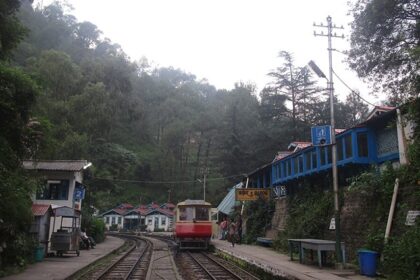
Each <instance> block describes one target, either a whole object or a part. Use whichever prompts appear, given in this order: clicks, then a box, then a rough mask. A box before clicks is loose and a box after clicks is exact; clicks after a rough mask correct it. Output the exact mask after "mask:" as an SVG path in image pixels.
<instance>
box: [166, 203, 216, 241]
mask: <svg viewBox="0 0 420 280" xmlns="http://www.w3.org/2000/svg"><path fill="white" fill-rule="evenodd" d="M210 215H211V204H210V203H208V202H205V201H204V200H190V199H188V200H185V201H183V202H180V203H178V204H177V206H176V209H175V232H174V237H175V240H176V242H177V244H178V246H179V249H207V248H208V245H209V242H210V239H211V236H212V222H211V216H210Z"/></svg>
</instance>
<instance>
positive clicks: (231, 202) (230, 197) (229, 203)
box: [217, 182, 243, 215]
mask: <svg viewBox="0 0 420 280" xmlns="http://www.w3.org/2000/svg"><path fill="white" fill-rule="evenodd" d="M242 185H243V183H242V182H241V183H239V184H236V185H235V186H233V188H232V189H231V190H230V191H229V193H228V194H227V195H226V196H225V198H224V199H223V200H222V202H220V204H219V206H217V210H218V211H219V212H222V213H223V214H226V215H230V214H231V213H232V212H233V207H234V206H235V189H240V188H242Z"/></svg>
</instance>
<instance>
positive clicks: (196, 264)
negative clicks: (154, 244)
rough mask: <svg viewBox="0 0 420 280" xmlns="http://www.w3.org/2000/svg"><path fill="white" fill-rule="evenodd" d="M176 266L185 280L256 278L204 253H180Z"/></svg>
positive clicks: (245, 279) (251, 279) (244, 279)
mask: <svg viewBox="0 0 420 280" xmlns="http://www.w3.org/2000/svg"><path fill="white" fill-rule="evenodd" d="M177 262H178V265H179V266H180V267H181V268H182V271H183V277H184V279H186V280H196V279H213V280H218V279H224V280H230V279H232V280H233V279H234V280H256V279H258V278H257V277H255V276H253V275H252V274H250V273H249V272H247V271H245V270H243V269H242V268H240V267H238V266H235V265H231V264H229V263H227V262H223V263H222V261H221V260H220V259H218V258H216V257H214V256H212V255H211V254H209V253H205V252H188V251H187V252H180V253H178V255H177Z"/></svg>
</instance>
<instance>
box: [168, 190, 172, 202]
mask: <svg viewBox="0 0 420 280" xmlns="http://www.w3.org/2000/svg"><path fill="white" fill-rule="evenodd" d="M171 192H172V190H171V189H169V190H168V202H171Z"/></svg>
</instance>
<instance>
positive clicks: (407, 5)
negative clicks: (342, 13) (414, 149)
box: [349, 0, 420, 104]
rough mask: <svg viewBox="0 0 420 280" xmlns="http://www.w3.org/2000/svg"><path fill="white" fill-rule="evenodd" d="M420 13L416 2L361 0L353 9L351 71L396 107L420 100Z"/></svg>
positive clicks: (410, 0)
mask: <svg viewBox="0 0 420 280" xmlns="http://www.w3.org/2000/svg"><path fill="white" fill-rule="evenodd" d="M419 11H420V5H419V2H418V1H416V0H358V1H356V2H355V3H354V6H353V9H352V12H353V16H354V21H353V23H352V24H351V26H352V34H351V50H350V54H349V62H350V67H352V68H353V69H354V70H356V71H357V73H358V75H359V76H361V77H365V78H368V79H369V80H371V81H372V80H373V81H374V82H375V84H376V86H378V87H380V88H382V89H384V90H385V91H387V92H388V93H390V96H391V103H393V104H401V103H402V101H404V100H406V99H407V98H408V97H416V96H418V92H419V85H420V83H419V80H420V76H419V75H418V70H419V65H420V63H419V62H420V56H419V44H418V42H419V40H420V32H419V23H418V18H419Z"/></svg>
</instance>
